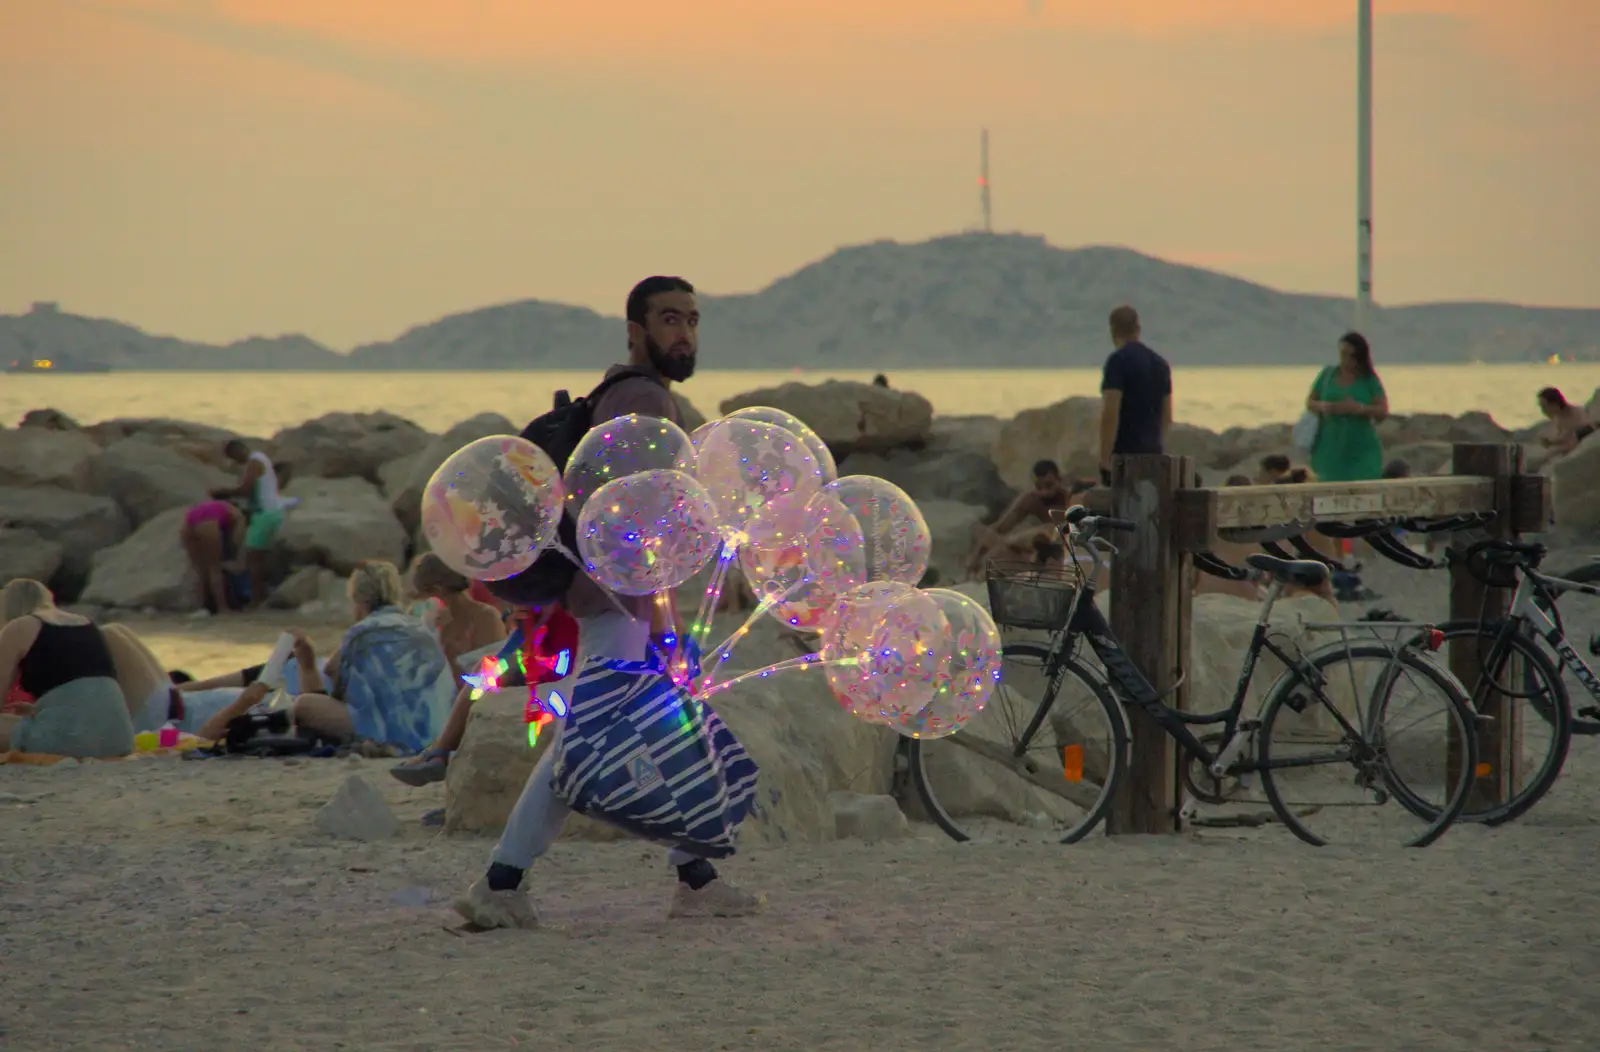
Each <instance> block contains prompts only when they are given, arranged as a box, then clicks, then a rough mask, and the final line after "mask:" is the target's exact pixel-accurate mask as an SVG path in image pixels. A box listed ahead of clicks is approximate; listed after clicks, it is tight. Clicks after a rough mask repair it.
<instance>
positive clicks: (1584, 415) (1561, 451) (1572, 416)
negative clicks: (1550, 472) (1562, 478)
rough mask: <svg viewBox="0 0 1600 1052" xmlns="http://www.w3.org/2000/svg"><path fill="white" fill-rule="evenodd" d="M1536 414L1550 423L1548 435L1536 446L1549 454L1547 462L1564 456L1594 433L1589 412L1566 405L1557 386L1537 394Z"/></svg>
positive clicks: (1576, 406)
mask: <svg viewBox="0 0 1600 1052" xmlns="http://www.w3.org/2000/svg"><path fill="white" fill-rule="evenodd" d="M1539 412H1541V413H1543V414H1544V416H1545V419H1547V420H1549V421H1550V424H1551V427H1550V434H1548V435H1546V436H1544V437H1543V438H1541V439H1539V444H1540V445H1541V446H1543V447H1544V448H1546V449H1548V450H1549V451H1550V455H1549V460H1555V459H1557V458H1558V457H1564V456H1566V455H1567V454H1568V453H1571V452H1572V451H1573V450H1574V449H1577V448H1578V443H1579V442H1582V441H1583V440H1584V439H1586V438H1588V437H1589V436H1590V435H1591V434H1593V433H1594V425H1593V424H1591V423H1590V422H1589V414H1588V412H1587V411H1586V410H1585V409H1584V408H1583V406H1581V405H1573V404H1571V403H1570V402H1568V401H1567V396H1566V395H1564V394H1562V393H1561V389H1560V388H1558V387H1546V388H1545V389H1544V390H1542V391H1540V392H1539ZM1548 462H1549V461H1548V460H1547V461H1546V463H1548Z"/></svg>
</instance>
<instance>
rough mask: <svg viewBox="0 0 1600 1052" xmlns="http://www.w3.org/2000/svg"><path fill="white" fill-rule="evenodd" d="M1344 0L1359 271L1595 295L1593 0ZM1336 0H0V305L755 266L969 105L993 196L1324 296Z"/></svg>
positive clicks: (906, 182) (265, 321) (397, 300)
mask: <svg viewBox="0 0 1600 1052" xmlns="http://www.w3.org/2000/svg"><path fill="white" fill-rule="evenodd" d="M1376 6H1377V11H1378V20H1377V31H1376V39H1377V45H1376V78H1375V79H1376V113H1377V120H1376V156H1377V165H1376V168H1377V176H1376V195H1375V196H1376V206H1375V228H1376V282H1375V284H1376V294H1377V298H1378V299H1379V301H1380V302H1388V303H1401V302H1414V301H1418V300H1428V299H1464V298H1493V299H1507V300H1516V301H1522V302H1528V303H1540V304H1553V305H1573V306H1600V247H1597V246H1600V60H1597V59H1596V58H1595V57H1594V56H1595V55H1596V54H1597V53H1600V0H1518V2H1506V0H1377V5H1376ZM1355 11H1356V3H1355V0H1122V2H1120V3H1112V2H1106V0H914V2H913V0H679V2H677V3H672V2H670V0H669V2H663V0H565V2H560V3H558V2H555V0H0V143H3V144H4V148H3V151H0V311H17V310H22V309H26V307H27V304H28V303H29V302H30V301H31V300H36V299H51V300H59V301H60V302H61V304H62V306H63V308H64V309H68V310H72V311H76V312H80V313H87V314H95V315H103V316H110V317H116V318H119V319H123V320H126V321H130V322H132V323H134V324H137V325H139V326H141V327H144V328H147V329H150V330H152V331H157V332H168V333H174V334H177V335H181V336H184V337H188V338H194V339H205V340H218V341H220V340H228V339H234V338H238V337H241V336H245V335H248V334H252V333H261V334H275V333H279V332H285V331H303V332H306V333H308V334H309V335H311V336H313V337H315V338H317V339H320V340H323V341H325V342H327V343H329V344H331V345H333V346H336V347H348V346H350V345H353V344H356V343H360V342H363V341H368V340H377V339H386V338H389V337H391V336H393V335H395V334H396V333H398V332H399V331H400V330H401V329H403V328H405V327H406V326H408V325H411V324H415V323H420V322H425V321H429V320H432V319H433V318H435V317H437V316H439V315H440V314H444V313H447V312H451V311H457V310H464V309H470V308H472V307H477V306H482V305H486V304H490V303H495V302H503V301H505V300H510V299H518V298H524V297H538V298H544V299H555V300H563V301H567V302H573V303H582V304H586V305H589V306H593V307H595V308H597V309H600V310H603V311H605V312H607V313H619V312H620V309H621V300H622V297H623V295H624V293H625V291H626V289H627V287H628V285H629V284H631V283H632V282H633V281H634V280H635V279H637V278H638V277H640V276H643V275H644V274H646V273H650V272H655V271H667V272H674V273H682V274H684V275H685V276H687V277H689V278H691V279H692V280H694V281H695V282H696V283H698V284H699V285H700V286H701V287H702V288H703V289H705V290H707V291H711V292H733V291H743V290H754V289H757V288H760V287H762V286H763V285H765V284H767V283H768V282H769V281H771V280H773V279H774V278H776V277H779V276H781V275H783V274H785V273H788V272H790V271H792V270H794V269H795V268H797V267H799V266H802V265H804V264H806V263H808V262H810V261H812V260H815V259H817V258H819V257H820V256H822V255H825V254H826V253H827V252H829V251H830V250H831V249H833V248H834V247H836V246H838V245H841V244H851V243H857V242H862V241H870V240H874V239H878V238H895V239H900V240H920V239H923V238H926V237H929V236H934V235H937V234H941V233H947V232H950V231H953V230H957V229H961V228H963V227H967V226H971V225H973V224H975V223H976V222H977V220H978V200H977V193H976V188H975V185H974V184H975V174H976V162H977V142H978V129H979V128H980V127H981V126H983V125H988V127H989V128H990V129H991V136H992V150H993V184H994V194H995V205H994V215H995V225H996V228H997V229H1000V230H1021V231H1027V232H1032V233H1041V234H1044V235H1046V236H1047V237H1048V238H1050V240H1051V241H1052V242H1054V243H1056V244H1059V245H1065V246H1071V245H1080V244H1091V243H1114V244H1124V245H1129V246H1132V247H1134V248H1138V249H1141V250H1143V251H1146V252H1150V253H1153V254H1156V255H1160V256H1163V257H1167V258H1171V259H1176V260H1181V261H1185V262H1193V263H1200V264H1204V265H1207V266H1213V267H1216V268H1218V269H1221V270H1225V271H1228V272H1231V273H1235V274H1239V275H1242V276H1244V277H1248V278H1251V279H1254V280H1259V281H1262V282H1265V283H1267V284H1270V285H1274V286H1277V287H1280V288H1286V289H1293V290H1306V291H1318V292H1334V293H1339V294H1346V295H1347V294H1349V292H1350V290H1351V289H1352V288H1353V287H1354V266H1355V265H1354V234H1353V230H1354V223H1355V219H1354V197H1355V108H1354V98H1355ZM1142 306H1144V307H1145V309H1146V310H1147V311H1154V310H1159V306H1158V305H1156V304H1149V305H1142ZM817 309H818V310H821V311H825V310H827V304H825V303H819V304H818V305H817Z"/></svg>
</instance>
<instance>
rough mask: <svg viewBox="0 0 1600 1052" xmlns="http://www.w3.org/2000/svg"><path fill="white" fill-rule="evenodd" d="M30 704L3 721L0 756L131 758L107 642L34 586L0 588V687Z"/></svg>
mask: <svg viewBox="0 0 1600 1052" xmlns="http://www.w3.org/2000/svg"><path fill="white" fill-rule="evenodd" d="M13 681H15V682H16V683H17V686H18V688H19V689H20V691H21V692H23V693H24V694H26V695H27V696H28V697H30V698H32V699H33V700H31V701H23V702H19V703H14V704H11V705H9V706H8V708H9V714H8V715H0V751H6V750H11V749H16V750H18V751H21V752H32V753H49V754H53V755H56V756H71V757H76V758H77V759H94V758H104V757H114V756H127V755H128V754H129V753H131V752H133V720H132V719H131V718H130V717H129V715H128V704H127V702H126V701H125V700H124V698H123V696H122V688H121V687H120V686H118V685H117V669H116V665H115V663H114V662H113V661H112V658H111V651H110V649H109V648H108V647H107V646H106V639H105V635H104V634H103V633H102V632H101V631H100V628H99V626H97V625H96V624H95V623H94V622H93V621H91V620H89V619H88V618H87V617H80V616H79V615H77V614H69V613H67V612H66V611H65V610H62V609H60V608H59V607H57V606H56V604H55V597H54V596H53V595H51V594H50V589H48V588H46V587H45V586H44V585H43V584H41V583H39V582H38V581H35V580H32V579H31V578H27V577H19V578H17V579H16V580H14V581H10V582H8V583H7V584H6V586H5V588H4V589H0V683H3V684H5V685H6V687H7V688H8V691H9V688H10V687H11V684H12V683H13Z"/></svg>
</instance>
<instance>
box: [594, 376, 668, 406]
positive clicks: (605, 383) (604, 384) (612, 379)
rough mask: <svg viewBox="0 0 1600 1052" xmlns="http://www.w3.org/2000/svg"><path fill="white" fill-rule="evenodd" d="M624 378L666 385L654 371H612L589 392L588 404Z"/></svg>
mask: <svg viewBox="0 0 1600 1052" xmlns="http://www.w3.org/2000/svg"><path fill="white" fill-rule="evenodd" d="M624 380H649V381H650V382H651V383H653V384H660V385H661V386H662V387H666V386H667V385H666V384H663V383H661V378H660V377H658V376H656V374H654V373H650V372H646V371H645V370H643V369H623V370H622V371H621V372H617V373H613V374H612V375H610V376H608V377H606V378H605V379H604V380H601V381H600V383H599V385H598V386H597V387H595V389H594V390H593V391H590V392H589V404H590V405H593V404H594V403H596V402H598V401H599V400H600V396H601V395H603V394H605V393H606V392H607V391H609V390H611V388H612V387H614V386H616V385H617V384H620V383H621V382H622V381H624Z"/></svg>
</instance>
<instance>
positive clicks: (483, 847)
mask: <svg viewBox="0 0 1600 1052" xmlns="http://www.w3.org/2000/svg"><path fill="white" fill-rule="evenodd" d="M291 621H293V618H292V617H284V618H275V617H266V618H257V617H250V618H243V617H238V618H227V619H222V620H215V619H213V620H206V621H194V620H183V619H173V620H162V621H148V622H133V623H132V624H133V627H135V629H136V630H137V631H139V632H140V634H141V635H143V636H144V637H145V638H146V639H147V640H149V641H150V643H151V645H152V646H153V647H154V648H155V650H156V651H157V653H158V654H160V655H161V657H162V659H163V660H164V661H166V662H168V663H171V664H174V665H181V666H183V667H185V668H187V669H188V670H189V671H190V672H192V673H195V674H197V675H209V674H214V673H217V672H221V671H224V670H226V669H227V668H230V667H237V666H238V665H241V664H245V663H247V662H248V661H250V660H259V658H258V657H256V655H258V654H259V653H261V652H262V651H263V650H264V649H265V644H264V643H263V642H262V641H263V640H270V639H271V638H272V635H273V633H274V632H275V631H276V630H278V629H280V628H281V627H283V625H284V624H287V623H290V622H291ZM325 631H326V633H327V636H328V637H329V641H331V638H332V637H333V636H334V635H335V634H336V633H337V626H332V625H330V626H327V627H326V629H325ZM319 642H322V640H321V639H319ZM386 766H387V761H373V760H360V759H339V760H333V759H329V760H305V761H296V760H287V761H284V760H253V759H251V760H205V761H181V760H178V759H175V758H143V759H134V760H128V761H122V762H115V763H98V762H96V763H87V764H69V765H62V766H58V767H54V768H37V767H20V766H0V829H3V830H4V843H5V853H6V856H7V864H6V866H5V867H4V875H3V876H0V888H3V890H4V893H3V897H0V902H3V906H0V960H3V961H4V962H5V963H4V966H3V967H0V998H3V1003H4V1004H5V1005H6V1006H7V1008H6V1010H5V1011H4V1012H3V1013H0V1047H3V1048H14V1049H18V1050H34V1049H97V1050H109V1049H186V1050H187V1049H226V1048H250V1049H256V1050H259V1052H278V1050H285V1052H287V1050H292V1049H324V1048H327V1049H338V1048H349V1049H371V1050H388V1049H396V1050H398V1049H416V1050H422V1049H430V1050H431V1049H488V1048H513V1049H514V1048H529V1049H606V1050H609V1049H618V1050H624V1049H626V1050H638V1049H681V1050H699V1049H763V1050H789V1049H794V1050H801V1049H804V1050H812V1049H880V1048H881V1049H905V1048H939V1049H970V1050H984V1052H990V1050H999V1049H1007V1050H1011V1049H1015V1050H1023V1049H1049V1050H1053V1052H1054V1050H1059V1049H1063V1048H1082V1049H1093V1050H1103V1049H1129V1050H1133V1049H1138V1050H1147V1049H1158V1048H1165V1049H1197V1050H1198V1049H1219V1050H1220V1049H1234V1048H1240V1047H1265V1048H1283V1049H1300V1048H1327V1049H1374V1050H1378V1049H1382V1050H1397V1049H1419V1050H1432V1049H1439V1050H1453V1049H1461V1048H1468V1047H1471V1048H1492V1049H1497V1050H1499V1049H1503V1050H1508V1052H1509V1050H1519V1052H1523V1050H1525V1052H1533V1050H1538V1049H1550V1050H1555V1049H1562V1050H1566V1049H1571V1050H1579V1049H1592V1048H1594V1047H1596V1044H1597V1042H1600V1008H1597V1007H1596V1006H1595V1002H1594V1000H1593V998H1592V997H1590V996H1589V983H1588V981H1587V978H1588V976H1589V975H1591V974H1593V971H1594V969H1595V968H1596V967H1597V966H1600V947H1597V944H1596V940H1595V932H1596V931H1597V930H1600V899H1597V897H1596V896H1595V895H1594V894H1593V892H1592V879H1591V877H1592V871H1593V860H1594V858H1595V857H1596V849H1597V847H1600V821H1597V817H1596V815H1597V804H1600V743H1597V742H1596V741H1595V740H1594V739H1579V740H1577V741H1576V742H1575V743H1574V747H1573V751H1572V755H1571V758H1570V759H1569V761H1568V763H1567V769H1566V773H1565V775H1564V776H1563V778H1562V780H1561V782H1560V783H1559V784H1558V785H1557V786H1556V788H1555V790H1554V791H1553V792H1552V793H1551V795H1550V796H1549V797H1548V798H1546V800H1545V801H1544V802H1542V803H1541V804H1540V805H1539V806H1538V807H1537V808H1536V809H1535V810H1534V811H1533V812H1532V813H1531V814H1529V815H1528V816H1527V817H1526V818H1524V819H1523V820H1521V821H1520V822H1518V823H1515V824H1514V825H1512V826H1509V827H1506V828H1502V829H1498V830H1485V829H1482V828H1478V827H1475V826H1465V825H1458V826H1456V827H1455V828H1454V829H1453V830H1452V831H1451V832H1450V833H1449V834H1447V835H1446V837H1445V838H1444V839H1443V840H1442V841H1441V842H1440V843H1439V844H1438V845H1436V846H1434V847H1432V848H1429V849H1426V850H1420V851H1404V850H1399V849H1396V850H1394V851H1392V852H1385V853H1375V854H1369V855H1362V854H1356V853H1352V852H1350V851H1347V850H1344V851H1341V850H1338V849H1327V848H1325V849H1315V848H1310V847H1307V846H1306V845H1304V844H1301V843H1299V842H1298V841H1296V840H1294V839H1293V838H1292V837H1291V836H1289V834H1288V833H1286V832H1285V831H1283V830H1281V829H1276V828H1271V827H1269V828H1265V829H1259V830H1253V831H1249V832H1238V831H1232V830H1204V831H1201V832H1198V833H1192V834H1186V835H1181V836H1172V837H1161V838H1129V839H1122V838H1119V839H1116V840H1109V839H1106V838H1104V837H1098V838H1093V839H1092V840H1091V841H1090V842H1088V843H1085V844H1082V845H1079V846H1075V847H1071V848H1062V847H1044V846H1037V845H1021V844H1000V843H970V844H964V845H962V844H956V843H954V842H952V841H949V840H948V839H946V838H944V837H943V835H942V834H940V833H938V832H937V831H936V830H935V829H934V828H932V827H930V826H920V825H919V826H914V827H913V828H914V829H915V831H916V832H915V835H914V836H913V837H912V838H911V839H908V840H901V841H895V842H889V843H881V844H868V843H862V842H860V841H836V842H832V843H827V844H821V845H812V846H785V847H768V846H764V845H756V846H752V847H750V848H749V849H748V850H747V851H745V852H742V853H741V855H740V856H739V857H738V858H736V859H734V860H732V861H731V862H729V863H727V864H726V865H725V866H724V872H725V873H726V874H727V875H728V876H729V877H731V878H733V879H735V880H738V881H740V882H742V883H745V884H748V885H750V886H752V887H756V888H759V889H761V890H763V891H765V892H767V894H768V895H769V897H770V905H769V909H768V912H767V913H766V914H765V915H763V916H761V917H759V918H756V919H753V920H745V921H721V922H711V921H688V922H685V921H671V922H669V921H667V920H666V919H665V908H666V904H667V899H668V896H669V895H670V893H671V876H672V875H671V871H670V870H669V869H668V868H667V866H666V863H665V861H664V860H663V857H662V852H661V850H660V849H658V848H655V847H651V846H649V845H645V844H641V843H613V844H595V843H584V842H572V843H567V842H563V843H561V844H559V845H557V847H556V848H555V849H554V850H553V851H552V852H551V854H550V855H549V856H547V858H546V859H545V860H543V861H542V862H541V863H540V864H539V865H538V866H537V868H536V869H535V870H534V871H533V874H532V877H531V880H532V883H533V886H534V888H535V895H536V897H537V900H538V902H539V905H540V906H541V908H542V910H543V911H544V914H545V919H546V928H545V929H544V930H541V931H538V932H491V933H483V934H469V933H465V932H462V931H460V930H459V925H460V922H459V919H458V918H457V917H456V916H455V915H454V914H453V913H452V912H451V911H450V909H449V903H450V900H451V897H452V896H453V895H455V894H456V893H457V892H459V891H460V890H461V889H463V888H464V886H465V885H466V883H467V882H468V881H470V880H471V879H472V878H473V877H474V876H475V875H477V873H478V872H480V871H481V869H482V867H483V865H484V864H485V860H486V856H487V852H488V849H489V847H490V842H489V841H488V840H486V839H483V838H475V837H452V836H446V835H444V834H441V833H439V832H438V831H437V830H434V829H430V828H425V827H424V826H423V825H422V824H421V822H420V818H421V816H422V814H423V812H425V811H426V810H428V809H430V808H435V807H439V806H442V804H443V796H444V789H443V787H442V785H436V786H431V787H428V788H425V789H420V790H419V789H409V788H406V787H404V786H402V785H400V784H399V783H397V782H395V781H394V780H393V779H391V778H390V777H389V776H388V775H387V773H386V770H385V768H386ZM351 774H358V775H360V776H362V777H364V778H365V779H367V780H368V781H369V782H370V784H371V785H372V786H374V787H375V788H376V789H377V790H378V791H379V792H380V793H381V794H382V795H383V796H384V797H385V799H386V800H387V801H388V802H389V803H390V805H391V807H392V808H393V809H394V811H395V813H396V814H397V815H398V817H399V818H400V820H401V822H402V824H403V827H404V828H403V832H402V834H401V835H400V836H399V837H397V838H395V839H394V840H391V841H386V842H380V843H367V844H362V843H355V842H349V841H336V840H332V839H329V838H328V837H326V836H324V835H323V834H321V833H319V832H317V831H316V830H315V828H314V826H313V816H314V815H315V813H316V811H317V809H318V808H319V807H321V806H322V804H324V803H325V802H326V801H327V800H328V799H329V797H330V796H331V795H332V794H333V793H334V791H335V789H336V788H337V787H338V785H339V784H340V783H341V782H342V781H343V780H344V779H345V778H347V777H348V776H350V775H351Z"/></svg>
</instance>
